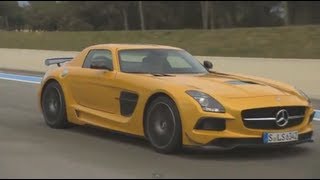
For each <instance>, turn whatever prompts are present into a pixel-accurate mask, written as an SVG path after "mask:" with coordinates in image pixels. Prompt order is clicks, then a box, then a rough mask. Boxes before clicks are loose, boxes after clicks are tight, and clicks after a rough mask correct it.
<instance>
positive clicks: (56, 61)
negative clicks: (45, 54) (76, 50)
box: [44, 57, 73, 67]
mask: <svg viewBox="0 0 320 180" xmlns="http://www.w3.org/2000/svg"><path fill="white" fill-rule="evenodd" d="M72 59H73V57H63V58H50V59H46V60H45V62H44V64H45V65H46V66H50V65H52V64H57V65H58V66H59V67H60V66H61V64H62V63H65V62H68V61H71V60H72Z"/></svg>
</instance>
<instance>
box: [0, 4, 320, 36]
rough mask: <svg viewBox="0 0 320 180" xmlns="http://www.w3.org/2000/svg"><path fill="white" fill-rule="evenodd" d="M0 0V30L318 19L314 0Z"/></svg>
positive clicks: (215, 25) (308, 21)
mask: <svg viewBox="0 0 320 180" xmlns="http://www.w3.org/2000/svg"><path fill="white" fill-rule="evenodd" d="M28 2H29V3H28V5H25V6H19V5H18V2H17V1H0V30H1V29H2V30H19V31H20V30H32V31H36V30H40V31H103V30H155V29H221V28H233V27H268V26H285V25H301V24H319V23H320V2H317V1H28Z"/></svg>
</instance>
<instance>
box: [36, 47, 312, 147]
mask: <svg viewBox="0 0 320 180" xmlns="http://www.w3.org/2000/svg"><path fill="white" fill-rule="evenodd" d="M45 64H46V65H48V66H49V65H52V64H56V65H58V67H57V68H50V70H48V71H47V73H46V74H45V76H44V78H43V80H42V82H41V88H40V91H39V104H40V107H41V110H42V112H43V115H44V119H45V122H46V123H47V125H49V126H50V127H52V128H66V127H70V125H71V124H77V125H84V124H90V125H94V126H99V127H102V128H107V129H111V130H115V131H119V132H124V133H128V134H133V135H138V136H142V137H145V138H146V139H147V140H148V141H149V142H150V144H151V145H152V146H153V147H154V148H155V150H156V151H158V152H161V153H173V152H177V151H178V150H180V149H181V148H182V147H184V146H191V147H201V148H211V147H222V148H234V147H238V146H250V145H263V146H269V145H293V144H298V143H304V142H312V141H313V140H312V132H313V130H312V123H311V121H312V119H313V115H314V110H313V108H312V106H311V103H310V100H309V98H308V97H307V96H306V95H305V94H304V93H303V92H302V91H300V90H297V89H296V88H295V87H292V86H290V85H287V84H284V83H280V82H276V81H273V80H268V79H264V78H258V77H252V76H244V75H237V74H225V73H220V72H215V71H211V70H210V69H212V63H211V62H209V61H204V63H203V64H201V63H200V62H199V61H198V60H196V59H195V58H194V57H193V56H192V55H190V54H189V53H188V52H186V51H185V50H183V49H180V48H175V47H170V46H161V45H137V44H101V45H94V46H90V47H88V48H86V49H84V50H83V51H82V52H80V53H79V54H78V55H77V56H76V57H73V58H53V59H47V60H46V61H45Z"/></svg>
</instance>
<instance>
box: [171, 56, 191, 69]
mask: <svg viewBox="0 0 320 180" xmlns="http://www.w3.org/2000/svg"><path fill="white" fill-rule="evenodd" d="M167 60H168V62H169V64H170V66H171V68H192V66H191V65H190V64H189V63H188V62H187V61H186V60H185V59H183V58H181V57H178V56H168V58H167Z"/></svg>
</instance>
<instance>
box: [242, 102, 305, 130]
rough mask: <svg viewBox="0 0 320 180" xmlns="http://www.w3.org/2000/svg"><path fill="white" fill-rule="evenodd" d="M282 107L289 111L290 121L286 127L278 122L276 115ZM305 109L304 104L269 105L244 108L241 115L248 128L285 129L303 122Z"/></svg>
mask: <svg viewBox="0 0 320 180" xmlns="http://www.w3.org/2000/svg"><path fill="white" fill-rule="evenodd" d="M282 109H285V110H286V111H287V112H288V115H289V121H288V124H287V125H285V126H284V127H279V126H278V125H277V123H276V115H277V113H278V112H279V111H280V110H282ZM305 111H306V107H304V106H288V107H268V108H257V109H248V110H244V111H242V113H241V115H242V120H243V123H244V126H246V127H247V128H251V129H283V128H288V127H293V126H297V125H299V124H301V123H302V121H303V119H304V115H305Z"/></svg>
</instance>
